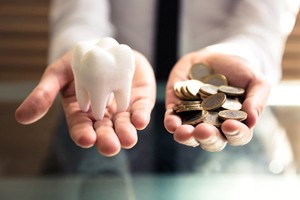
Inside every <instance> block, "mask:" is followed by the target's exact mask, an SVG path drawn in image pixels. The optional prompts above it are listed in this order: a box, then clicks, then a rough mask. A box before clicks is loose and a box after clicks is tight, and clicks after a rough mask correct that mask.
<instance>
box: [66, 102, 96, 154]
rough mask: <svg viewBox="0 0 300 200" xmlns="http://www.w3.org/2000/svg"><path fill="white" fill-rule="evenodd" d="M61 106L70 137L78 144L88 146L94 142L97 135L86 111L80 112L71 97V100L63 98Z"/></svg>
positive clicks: (83, 146)
mask: <svg viewBox="0 0 300 200" xmlns="http://www.w3.org/2000/svg"><path fill="white" fill-rule="evenodd" d="M63 108H64V111H65V116H66V120H67V124H68V127H69V132H70V137H71V138H72V140H73V141H74V142H75V144H77V145H78V146H80V147H82V148H89V147H91V146H93V145H94V144H95V143H96V140H97V137H96V133H95V130H94V127H93V121H92V120H91V118H90V117H89V116H88V113H84V112H81V110H80V108H79V105H78V103H77V102H76V100H75V98H74V97H73V101H71V100H70V99H66V98H63Z"/></svg>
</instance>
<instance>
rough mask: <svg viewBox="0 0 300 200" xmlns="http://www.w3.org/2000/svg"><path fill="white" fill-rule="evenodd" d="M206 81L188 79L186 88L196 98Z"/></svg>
mask: <svg viewBox="0 0 300 200" xmlns="http://www.w3.org/2000/svg"><path fill="white" fill-rule="evenodd" d="M203 85H204V83H203V82H201V81H198V80H188V81H186V89H187V91H188V92H189V93H190V94H191V95H192V96H193V97H195V98H198V92H199V89H200V88H201V86H203Z"/></svg>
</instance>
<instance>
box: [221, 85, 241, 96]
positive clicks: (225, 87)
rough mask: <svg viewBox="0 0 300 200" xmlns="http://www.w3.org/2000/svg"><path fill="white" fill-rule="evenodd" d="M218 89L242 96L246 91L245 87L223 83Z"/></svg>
mask: <svg viewBox="0 0 300 200" xmlns="http://www.w3.org/2000/svg"><path fill="white" fill-rule="evenodd" d="M218 90H219V92H223V93H225V94H226V95H229V96H241V95H243V94H244V93H245V90H244V89H243V88H239V87H233V86H229V85H221V86H219V89H218Z"/></svg>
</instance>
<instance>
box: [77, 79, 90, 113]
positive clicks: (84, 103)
mask: <svg viewBox="0 0 300 200" xmlns="http://www.w3.org/2000/svg"><path fill="white" fill-rule="evenodd" d="M76 94H77V95H76V98H77V101H78V104H79V107H80V109H81V110H82V111H83V112H87V111H88V110H89V107H90V99H89V95H88V93H87V91H86V90H85V89H84V88H82V87H80V86H78V84H77V87H76Z"/></svg>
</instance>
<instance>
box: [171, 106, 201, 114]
mask: <svg viewBox="0 0 300 200" xmlns="http://www.w3.org/2000/svg"><path fill="white" fill-rule="evenodd" d="M195 110H203V108H202V106H201V105H189V106H187V105H180V106H177V107H176V110H175V112H176V113H181V112H189V111H195Z"/></svg>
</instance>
